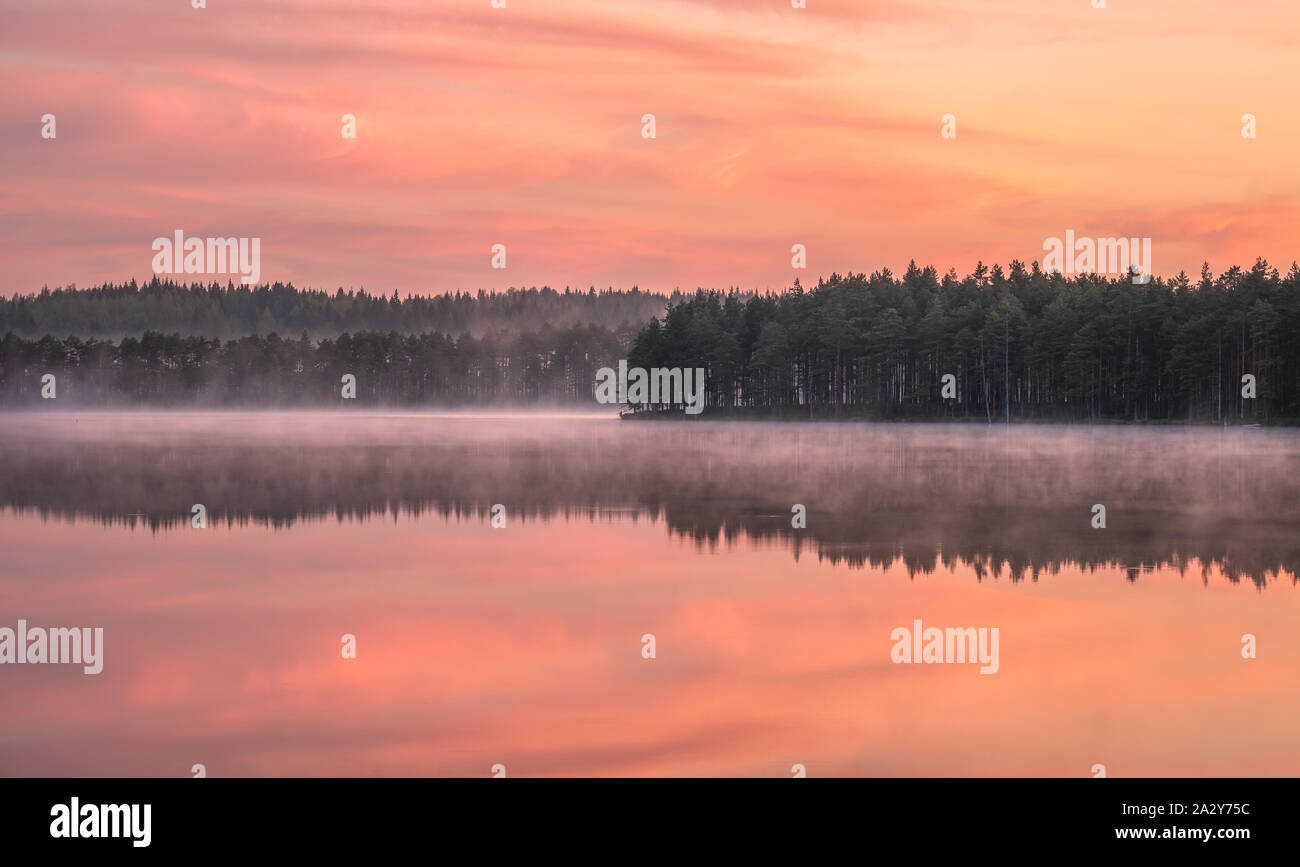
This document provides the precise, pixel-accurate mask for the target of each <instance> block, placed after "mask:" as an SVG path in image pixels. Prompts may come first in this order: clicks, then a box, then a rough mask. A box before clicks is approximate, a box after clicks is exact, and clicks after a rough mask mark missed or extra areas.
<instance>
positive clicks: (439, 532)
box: [0, 413, 1300, 776]
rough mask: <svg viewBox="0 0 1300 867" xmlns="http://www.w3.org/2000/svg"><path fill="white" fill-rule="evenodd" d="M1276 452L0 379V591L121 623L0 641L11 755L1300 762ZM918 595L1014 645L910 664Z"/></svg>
mask: <svg viewBox="0 0 1300 867" xmlns="http://www.w3.org/2000/svg"><path fill="white" fill-rule="evenodd" d="M1297 479H1300V434H1298V433H1297V432H1291V431H1267V430H1265V431H1241V430H1229V431H1223V430H1214V429H1212V430H1205V429H1182V428H1171V429H1137V428H1079V427H1049V426H1043V427H1013V428H1011V429H1010V430H1007V429H1005V428H1001V427H994V428H988V427H985V426H983V425H979V426H969V427H965V426H962V427H952V426H934V425H932V426H904V425H865V424H843V425H835V424H832V425H820V426H814V425H800V424H774V425H763V424H737V425H726V424H707V423H680V424H673V423H654V422H650V423H620V422H618V421H617V420H615V419H609V418H603V417H601V418H594V417H545V416H527V415H523V416H498V417H482V416H480V417H472V416H427V415H425V416H420V415H386V416H379V415H372V416H366V415H360V414H352V413H347V414H336V413H328V414H248V415H240V414H170V415H169V414H153V415H144V414H141V415H127V414H123V415H111V414H101V415H72V414H62V413H51V414H39V415H37V414H30V415H29V414H0V626H9V627H11V628H13V627H15V626H16V623H17V621H18V619H19V618H23V619H25V620H27V621H28V622H29V623H30V624H32V625H33V626H91V627H103V628H104V642H105V648H104V669H103V672H102V673H101V674H99V675H95V676H91V675H85V674H83V673H82V670H81V667H80V666H77V665H3V666H0V680H2V681H3V682H2V683H0V774H4V775H53V776H63V775H68V776H72V775H92V776H93V775H126V776H135V775H158V776H189V775H190V768H191V766H192V765H193V764H195V763H203V764H205V765H206V767H207V773H208V774H209V775H210V776H241V775H251V776H261V775H267V776H298V775H302V776H317V775H321V776H324V775H345V776H350V775H395V776H487V775H489V773H490V768H491V766H492V765H493V764H496V763H502V764H504V765H506V767H507V772H508V774H509V775H510V776H534V775H597V776H603V775H649V776H659V775H706V776H712V775H764V776H789V775H790V773H791V766H792V765H793V764H795V763H800V764H803V765H805V766H806V768H807V772H808V774H809V775H810V776H818V775H820V776H829V775H840V776H859V775H864V776H878V775H886V776H887V775H904V776H906V775H957V776H965V775H992V776H1004V775H1033V776H1037V775H1043V776H1049V775H1050V776H1057V775H1061V776H1088V775H1089V774H1090V773H1091V768H1092V766H1093V765H1094V764H1096V763H1102V764H1104V765H1105V766H1106V768H1107V772H1108V774H1109V775H1111V776H1138V775H1153V776H1165V775H1168V776H1202V775H1203V776H1219V775H1263V776H1269V775H1297V774H1300V746H1297V738H1296V735H1295V732H1296V727H1295V720H1296V719H1297V718H1298V717H1300V714H1298V711H1300V690H1298V689H1297V684H1300V642H1297V641H1296V627H1297V624H1298V623H1300V588H1298V587H1297V586H1296V579H1295V573H1296V570H1297V568H1298V567H1300V535H1298V534H1297V529H1298V528H1300V498H1297V488H1298V487H1300V483H1298V482H1297ZM195 503H202V504H204V505H205V506H206V508H207V512H208V526H207V528H206V529H201V530H200V529H192V528H191V527H190V514H191V506H192V505H193V504H195ZM498 503H499V504H502V505H503V506H505V508H506V521H507V525H506V527H505V528H504V529H494V528H493V527H492V526H491V514H490V511H491V508H492V506H493V504H498ZM796 503H799V504H803V505H804V506H805V507H806V509H807V528H806V529H793V528H792V527H791V506H792V505H793V504H796ZM1094 504H1102V505H1105V507H1106V510H1107V511H1106V521H1107V525H1106V528H1105V529H1094V528H1093V527H1092V526H1091V520H1092V507H1093V505H1094ZM917 619H920V620H922V621H923V623H924V624H925V625H926V626H938V627H968V626H969V627H997V628H998V629H999V633H1000V660H999V670H998V672H997V673H996V674H993V675H981V674H979V672H978V666H973V665H963V664H944V665H897V664H894V663H893V662H891V649H892V648H893V645H894V642H893V641H891V632H892V630H893V629H894V628H896V627H900V626H901V627H911V625H912V623H913V621H914V620H917ZM646 633H651V634H653V635H654V636H655V642H656V657H655V658H654V659H645V658H643V656H642V636H643V635H644V634H646ZM1245 633H1250V634H1252V635H1254V636H1255V638H1256V641H1257V645H1258V658H1256V659H1243V658H1242V653H1241V647H1242V636H1243V634H1245ZM344 634H352V635H355V636H356V646H357V658H356V659H354V660H352V659H344V658H342V655H341V653H340V646H341V645H340V637H341V636H342V635H344Z"/></svg>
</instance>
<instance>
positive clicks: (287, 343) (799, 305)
mask: <svg viewBox="0 0 1300 867" xmlns="http://www.w3.org/2000/svg"><path fill="white" fill-rule="evenodd" d="M204 311H206V312H204ZM637 311H640V313H638V312H637ZM661 311H662V313H661ZM579 315H582V316H587V315H589V316H590V317H591V318H590V320H588V321H586V322H585V323H584V324H578V323H576V322H567V321H564V322H563V324H558V325H557V324H554V323H553V322H551V321H550V320H551V319H558V320H561V321H563V320H567V319H568V318H571V317H574V316H579ZM264 317H265V318H266V321H269V322H273V323H276V324H280V323H284V322H292V323H296V324H298V325H301V326H302V329H301V336H300V337H299V338H298V339H292V338H284V337H281V336H279V335H280V334H281V333H285V332H283V331H280V330H275V329H271V330H266V331H264V330H262V329H261V326H260V325H259V322H260V321H261V320H262V319H263V318H264ZM187 319H188V321H189V322H190V324H189V325H181V326H176V327H175V328H174V330H171V331H167V330H165V329H164V327H163V324H164V323H171V324H172V325H176V323H178V322H182V321H186V320H187ZM17 320H22V322H23V323H25V324H24V325H22V327H18V326H17V324H16V322H17ZM37 322H45V323H46V324H47V326H48V330H47V331H46V332H45V333H44V334H43V336H40V337H34V336H32V333H31V330H30V329H32V328H36V327H37V326H36V325H35V324H34V323H37ZM373 322H383V323H387V324H388V325H390V326H391V327H388V328H385V329H378V328H359V327H358V326H359V324H364V323H373ZM431 322H432V323H441V324H443V325H449V324H457V325H458V326H469V325H471V324H478V325H482V324H484V323H491V324H492V325H493V326H497V325H499V326H500V327H492V328H488V329H487V330H485V331H483V332H482V333H481V334H475V333H474V332H473V331H471V330H463V331H460V332H459V336H456V337H453V336H452V335H453V334H454V333H457V332H455V331H454V330H451V329H450V328H449V327H444V328H440V329H439V328H429V327H426V326H427V325H428V323H431ZM614 322H617V323H618V324H616V325H611V324H610V323H614ZM0 325H3V327H4V328H5V336H4V337H3V338H2V339H0V400H3V401H4V402H5V403H6V404H9V405H15V404H24V403H31V402H34V401H38V400H40V378H41V376H43V375H44V374H47V373H52V374H55V375H56V380H57V382H58V383H59V384H60V392H59V396H60V397H67V398H70V399H71V398H75V399H76V401H77V402H79V403H82V404H84V405H112V404H120V403H126V404H130V403H149V404H165V405H186V404H195V405H200V404H218V405H229V406H239V405H248V406H254V405H277V406H278V405H285V404H288V405H311V404H323V403H327V402H329V401H331V400H335V399H337V397H338V394H339V388H340V385H339V383H340V378H341V377H342V376H343V375H344V374H352V375H354V376H356V377H357V398H358V400H359V402H361V403H365V402H371V403H394V404H427V405H460V404H478V403H492V402H509V403H532V402H542V403H565V404H588V405H590V404H593V403H594V399H595V398H594V393H593V384H594V379H595V376H596V371H598V370H599V369H600V368H601V367H616V366H617V363H618V361H619V359H622V358H626V359H627V360H628V364H629V366H631V367H644V368H647V369H648V368H654V367H661V368H662V367H667V368H684V367H692V368H693V367H703V368H704V369H705V371H706V373H705V379H706V384H707V398H706V399H707V409H706V410H705V414H704V415H705V417H709V416H714V417H717V416H729V417H731V416H755V417H764V418H769V417H789V418H827V417H864V418H878V419H923V418H935V419H943V418H963V419H971V420H982V421H997V420H1003V419H1022V420H1026V419H1028V420H1033V419H1041V420H1078V421H1111V420H1114V421H1121V420H1122V421H1193V422H1204V423H1218V422H1231V421H1235V422H1238V423H1241V422H1270V423H1274V422H1294V421H1297V420H1300V387H1298V386H1297V383H1298V382H1300V343H1297V342H1296V341H1295V340H1294V339H1292V337H1293V336H1294V335H1296V334H1300V267H1297V266H1296V265H1295V264H1294V263H1293V264H1292V266H1291V268H1290V270H1289V271H1288V273H1287V274H1286V276H1285V277H1284V276H1282V275H1281V274H1280V273H1279V271H1278V270H1277V269H1276V268H1274V267H1271V266H1269V265H1268V263H1267V262H1265V261H1263V260H1262V259H1261V260H1257V261H1256V262H1255V264H1254V266H1253V267H1251V268H1249V269H1243V268H1240V267H1237V266H1234V267H1232V268H1229V269H1228V270H1227V271H1224V272H1223V273H1222V274H1220V275H1219V276H1218V277H1215V276H1213V274H1212V273H1211V271H1210V269H1209V266H1208V265H1206V266H1204V267H1203V268H1202V269H1201V275H1200V278H1199V280H1192V279H1190V278H1189V277H1188V276H1187V275H1186V274H1182V273H1180V274H1179V275H1178V276H1177V277H1174V278H1172V279H1164V278H1159V277H1157V278H1153V279H1151V280H1150V281H1149V282H1148V283H1145V284H1134V283H1132V282H1131V280H1130V279H1129V278H1128V277H1127V276H1124V277H1113V278H1107V277H1103V276H1098V275H1088V274H1084V275H1078V276H1069V277H1067V276H1063V275H1061V274H1056V273H1047V272H1044V271H1042V270H1041V268H1040V267H1039V265H1038V264H1037V263H1031V264H1030V265H1029V266H1025V265H1024V264H1023V263H1021V262H1018V261H1016V262H1012V263H1011V264H1010V265H1009V266H1008V268H1006V269H1005V270H1004V269H1003V268H1002V267H1001V266H1000V265H994V266H993V267H992V268H989V267H986V266H985V265H984V264H983V263H979V264H978V265H977V266H976V268H975V270H974V271H973V272H972V273H970V274H968V275H966V276H965V277H960V276H958V275H957V273H956V272H955V271H952V270H950V271H949V272H948V273H947V274H945V275H943V276H940V275H939V274H938V272H937V271H936V270H935V269H934V268H932V267H926V268H921V267H918V266H917V265H916V263H915V262H913V263H911V264H909V266H908V268H907V270H906V272H905V273H904V274H903V275H902V276H901V277H896V276H895V275H894V274H892V273H891V272H890V271H889V270H888V269H882V270H880V271H877V272H875V273H872V274H871V275H870V276H868V275H866V274H852V273H850V274H848V275H847V276H841V275H839V274H832V275H831V276H830V277H829V278H824V279H820V280H818V282H817V285H816V286H815V287H813V288H811V289H805V288H804V287H803V286H802V285H801V284H800V282H799V281H797V280H796V281H795V283H794V285H793V287H792V288H791V289H789V290H787V291H785V292H782V293H779V294H755V293H742V292H739V291H737V290H730V291H726V292H722V291H704V290H701V291H699V292H697V293H695V294H694V295H690V296H679V295H674V296H665V295H658V294H653V293H642V292H640V291H639V290H636V289H634V290H631V291H630V292H600V293H597V292H595V291H594V290H591V291H589V292H587V293H582V292H569V291H568V290H566V291H565V292H564V293H557V292H554V291H553V290H550V289H542V290H527V291H514V290H512V291H511V292H507V293H480V294H479V295H477V296H471V295H469V294H456V295H446V296H433V297H428V298H425V297H418V298H417V297H408V298H406V299H399V298H397V297H396V296H394V297H393V298H384V297H382V296H374V295H368V294H366V293H365V292H357V293H343V292H342V290H340V291H339V292H338V293H335V294H334V295H330V294H329V293H325V292H313V291H303V290H298V289H294V288H293V287H289V286H281V285H278V284H277V285H274V286H269V287H256V288H251V289H250V288H248V287H236V286H228V287H226V288H222V287H219V286H216V285H213V286H209V287H206V288H205V287H202V286H198V285H192V286H188V287H186V286H182V285H180V284H174V283H168V282H162V281H158V280H156V279H155V280H154V281H152V282H151V283H149V284H146V285H145V286H136V285H135V284H126V285H123V286H110V285H105V286H101V287H97V288H96V289H91V290H85V291H79V290H77V291H74V290H56V291H54V292H42V293H40V294H38V295H33V296H24V297H15V298H14V299H11V300H10V301H8V302H4V301H2V300H0ZM345 326H346V327H345ZM79 328H80V329H83V330H78V329H79ZM137 328H144V329H145V330H144V331H143V333H141V334H140V335H139V336H135V333H134V331H135V329H137ZM115 329H124V330H126V331H127V332H131V333H128V334H127V336H123V337H121V339H119V340H113V339H101V338H100V337H98V336H96V335H97V334H99V333H101V332H104V331H113V330H115ZM207 329H212V330H207ZM246 329H252V330H253V333H251V334H247V335H242V334H241V335H240V336H237V337H234V338H223V337H222V336H221V334H222V333H223V332H241V331H243V330H246ZM312 329H316V332H317V333H313V331H312ZM335 329H342V331H341V332H340V333H337V334H335V333H334V331H335ZM58 333H62V334H78V335H80V336H70V337H62V338H60V337H56V336H54V335H55V334H58ZM290 333H293V332H290ZM195 335H204V336H195ZM322 335H323V336H322ZM60 374H61V375H60ZM1243 379H1245V380H1246V382H1243ZM1252 395H1253V396H1252Z"/></svg>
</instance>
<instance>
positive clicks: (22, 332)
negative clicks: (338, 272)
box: [0, 278, 683, 340]
mask: <svg viewBox="0 0 1300 867" xmlns="http://www.w3.org/2000/svg"><path fill="white" fill-rule="evenodd" d="M682 297H683V296H681V295H680V294H679V293H676V292H674V293H673V294H671V295H666V294H663V293H658V292H642V291H641V290H640V289H637V288H635V287H633V288H632V289H630V290H626V291H624V290H615V289H606V290H600V291H598V290H596V289H595V288H591V289H588V290H586V291H582V290H577V291H575V290H571V289H568V288H566V289H564V291H562V292H557V291H556V290H554V289H551V288H549V287H543V288H541V289H510V290H508V291H505V292H484V291H481V290H480V291H479V292H476V293H470V292H455V293H452V294H448V295H429V296H417V295H410V294H408V295H406V296H405V297H398V295H397V293H396V292H394V293H393V294H392V295H391V296H384V295H381V294H371V293H369V292H366V291H365V290H364V289H361V290H357V291H355V292H353V291H348V292H345V291H343V290H342V289H338V290H337V291H335V292H333V293H331V292H326V291H322V290H313V289H298V288H296V287H294V286H293V285H291V284H290V285H287V284H281V283H275V284H272V285H269V286H256V287H249V286H240V285H236V284H233V283H230V284H226V285H224V286H223V285H220V284H217V283H212V284H208V285H201V284H197V283H195V284H191V285H185V284H181V283H174V282H171V281H163V280H159V279H157V278H154V279H153V280H151V281H150V282H148V283H145V284H143V285H137V284H136V282H135V281H131V282H130V283H122V284H112V283H105V284H103V285H100V286H95V287H93V288H90V289H76V288H75V287H69V288H66V289H54V290H50V289H43V290H41V291H40V292H38V293H35V294H31V295H14V296H13V297H11V298H8V299H5V298H0V334H5V333H8V332H12V333H14V334H15V335H17V336H20V337H28V338H35V337H43V336H45V335H47V334H48V335H53V336H57V337H62V336H69V335H76V336H78V337H82V338H100V339H111V340H116V339H119V338H121V337H139V336H141V335H143V334H144V332H146V331H157V332H162V333H165V334H180V335H184V336H203V337H209V338H212V337H217V338H221V339H230V338H236V337H244V336H248V335H254V334H257V335H263V336H265V335H268V334H271V333H277V334H280V335H282V336H293V337H298V336H300V335H301V334H302V333H303V332H306V333H307V334H308V335H309V336H310V337H312V338H313V339H320V338H324V337H337V336H338V335H339V334H342V333H344V332H354V333H355V332H357V331H384V332H387V331H397V332H399V333H402V334H413V333H422V332H425V331H438V332H441V333H444V334H450V335H460V334H464V333H468V334H470V335H472V336H474V337H481V336H482V335H484V334H486V333H489V332H504V333H507V334H514V333H518V332H520V331H523V330H536V329H539V328H542V327H543V326H546V325H550V326H552V327H554V328H568V327H572V326H578V325H598V326H601V327H604V328H607V329H610V330H617V329H619V328H620V327H631V328H633V329H636V328H639V327H641V326H643V325H645V324H646V322H648V321H649V320H650V319H653V318H655V317H659V316H662V315H663V314H664V311H665V309H666V308H667V306H668V305H669V304H672V303H676V302H678V301H680V300H682Z"/></svg>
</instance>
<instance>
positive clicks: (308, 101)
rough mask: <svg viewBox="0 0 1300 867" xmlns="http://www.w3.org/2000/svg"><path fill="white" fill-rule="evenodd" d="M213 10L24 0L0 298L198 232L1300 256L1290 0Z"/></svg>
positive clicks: (520, 283)
mask: <svg viewBox="0 0 1300 867" xmlns="http://www.w3.org/2000/svg"><path fill="white" fill-rule="evenodd" d="M192 2H200V0H148V2H144V0H80V2H71V0H4V4H3V8H0V81H3V83H4V87H3V88H0V266H2V267H0V292H4V293H5V294H10V293H14V292H20V293H27V292H32V291H38V290H39V289H40V288H41V287H43V286H49V287H51V288H54V287H58V286H67V285H71V284H76V285H79V286H89V285H93V284H97V283H100V282H104V281H113V282H120V281H125V280H129V279H131V278H135V279H137V280H141V281H144V280H147V279H149V278H150V277H151V276H152V273H153V270H152V266H153V261H154V251H153V249H152V244H153V241H154V239H155V238H158V237H168V238H170V237H172V236H173V235H174V233H175V232H176V231H177V230H181V231H183V232H184V233H185V236H186V237H200V238H207V237H238V238H259V239H260V256H261V266H260V277H261V279H262V280H263V281H285V282H289V281H291V282H293V283H294V284H295V285H298V286H305V287H313V288H324V289H328V290H331V291H332V290H333V289H335V288H338V287H342V288H344V289H356V288H361V287H364V288H366V289H367V290H368V291H372V292H382V293H385V294H388V293H391V292H392V291H394V290H398V291H400V292H401V293H403V294H405V293H407V292H411V293H417V294H429V293H439V292H447V291H455V290H470V291H473V290H477V289H498V290H504V289H507V288H510V287H527V286H542V285H549V286H552V287H554V288H557V289H562V288H563V287H565V286H573V287H575V288H583V289H585V288H587V287H588V286H592V285H594V286H597V287H600V288H604V287H607V286H612V287H614V288H625V289H626V288H631V287H632V286H634V285H637V286H640V287H641V288H642V289H652V290H668V291H671V290H672V289H675V288H680V289H683V290H692V289H695V288H697V287H709V288H722V289H725V288H728V287H733V286H734V287H737V288H741V289H758V290H779V289H781V288H784V287H786V286H789V285H790V284H791V282H792V281H793V280H794V279H795V278H796V277H797V278H799V279H800V280H801V281H802V282H804V283H805V284H809V283H815V282H816V279H817V278H818V277H819V276H829V275H830V274H831V273H832V272H839V273H841V274H842V273H846V272H850V271H852V272H863V271H865V272H871V271H874V270H877V269H880V268H884V267H888V268H891V269H893V270H894V271H896V272H897V271H900V270H902V269H903V268H905V267H906V266H907V263H908V261H909V260H915V261H917V262H918V263H919V264H921V265H926V264H933V265H935V266H936V267H938V268H939V269H940V271H946V270H948V269H949V268H955V269H956V270H957V271H958V273H961V274H965V273H968V272H969V271H971V270H972V269H973V267H974V266H975V263H976V262H977V261H979V260H983V261H984V262H986V263H993V262H1001V263H1004V264H1005V263H1007V262H1010V261H1011V260H1013V259H1020V260H1021V261H1025V262H1029V261H1033V260H1038V261H1041V260H1042V258H1043V245H1044V241H1045V240H1046V239H1048V238H1052V237H1064V235H1065V233H1066V231H1067V230H1072V231H1073V232H1074V233H1075V235H1076V236H1078V237H1094V238H1096V237H1105V238H1120V237H1149V238H1151V239H1152V262H1151V265H1152V267H1153V270H1154V271H1155V273H1156V274H1158V275H1165V276H1170V275H1173V274H1176V273H1177V272H1178V271H1179V270H1180V269H1181V270H1186V271H1187V272H1188V273H1190V274H1193V275H1195V274H1197V273H1199V270H1200V267H1201V263H1202V262H1203V261H1209V262H1210V264H1211V266H1212V268H1213V269H1214V270H1215V271H1216V272H1220V271H1222V270H1224V269H1226V268H1227V267H1229V266H1230V265H1234V264H1236V265H1242V266H1249V265H1250V264H1252V263H1253V262H1254V261H1255V258H1256V257H1257V256H1263V257H1264V258H1265V259H1267V260H1269V262H1271V263H1272V264H1274V265H1276V266H1278V267H1280V268H1281V269H1282V270H1283V271H1285V270H1286V269H1287V267H1289V265H1290V263H1291V262H1292V260H1293V259H1296V258H1300V256H1297V250H1296V244H1295V239H1296V238H1297V237H1298V236H1300V231H1298V230H1300V204H1298V202H1300V149H1297V147H1296V143H1297V141H1298V140H1300V102H1297V100H1296V98H1295V95H1296V81H1297V79H1298V78H1300V75H1298V73H1300V6H1296V5H1295V4H1294V3H1293V2H1286V0H1276V2H1268V0H1242V2H1234V3H1226V2H1221V0H1215V2H1209V0H1106V8H1101V9H1096V8H1093V6H1092V3H1093V2H1100V0H979V2H975V0H965V2H957V0H917V2H889V3H885V2H875V0H860V2H849V0H807V6H806V8H802V9H800V8H793V7H792V5H791V0H745V2H742V0H695V2H687V0H618V2H612V0H611V2H596V0H506V8H502V9H498V8H493V6H492V0H435V2H430V0H366V2H361V0H349V2H343V0H266V2H263V0H203V2H206V6H205V8H201V9H195V8H193V7H192ZM47 114H52V115H54V117H55V122H54V124H55V125H54V137H53V138H48V137H45V135H46V134H48V124H47V123H46V122H45V121H44V120H43V118H44V116H45V115H47ZM345 114H351V115H353V116H354V117H355V119H356V122H355V131H356V137H355V138H345V137H344V136H343V122H342V117H343V115H345ZM646 114H653V115H654V120H655V124H654V125H655V135H654V137H653V138H647V137H645V135H644V134H643V133H644V130H645V124H644V123H643V120H642V118H643V116H644V115H646ZM947 114H951V115H952V116H953V117H954V118H955V128H956V135H955V137H952V138H944V137H942V136H941V129H942V127H943V121H942V118H943V116H944V115H947ZM1246 114H1251V115H1253V116H1254V118H1255V121H1254V123H1255V133H1256V135H1255V137H1254V138H1246V137H1244V136H1243V115H1246ZM497 244H500V245H504V247H505V265H506V267H504V268H494V267H492V265H493V246H494V245H497ZM795 244H802V245H804V247H805V249H806V265H807V267H806V268H805V269H796V268H794V267H792V246H793V245H795ZM500 263H501V260H500V257H497V264H500ZM191 279H199V278H191ZM202 279H212V278H211V277H208V278H202ZM217 279H220V281H221V282H223V283H224V282H226V280H227V279H229V278H228V276H225V275H222V276H219V277H218V278H217ZM233 279H235V280H236V281H238V279H239V275H237V274H236V275H234V278H233Z"/></svg>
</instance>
